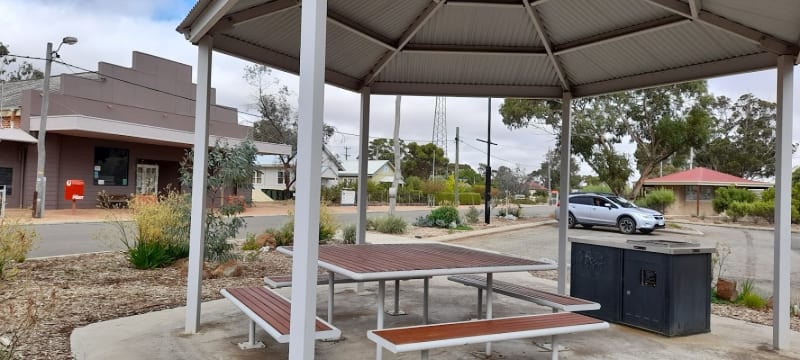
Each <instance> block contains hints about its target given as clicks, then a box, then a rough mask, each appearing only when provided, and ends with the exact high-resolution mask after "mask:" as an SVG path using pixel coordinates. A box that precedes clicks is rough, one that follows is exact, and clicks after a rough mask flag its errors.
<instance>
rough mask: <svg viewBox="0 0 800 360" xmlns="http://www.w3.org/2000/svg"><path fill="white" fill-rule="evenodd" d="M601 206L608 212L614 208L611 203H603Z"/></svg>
mask: <svg viewBox="0 0 800 360" xmlns="http://www.w3.org/2000/svg"><path fill="white" fill-rule="evenodd" d="M603 206H605V207H607V208H608V209H609V210H611V209H613V208H614V205H611V203H605V204H603Z"/></svg>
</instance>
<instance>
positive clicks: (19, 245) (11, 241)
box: [0, 219, 38, 280]
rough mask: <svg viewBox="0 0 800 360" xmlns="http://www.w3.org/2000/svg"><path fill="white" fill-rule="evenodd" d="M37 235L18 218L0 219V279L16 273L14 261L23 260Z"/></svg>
mask: <svg viewBox="0 0 800 360" xmlns="http://www.w3.org/2000/svg"><path fill="white" fill-rule="evenodd" d="M37 237H38V235H37V234H36V231H35V230H34V229H33V228H29V227H27V226H25V225H23V224H21V223H20V222H19V221H18V220H6V219H0V280H4V279H6V278H9V277H11V276H13V275H14V274H16V265H15V264H16V263H20V262H23V261H25V256H26V255H27V254H28V251H30V250H31V247H33V242H34V241H35V240H36V238H37Z"/></svg>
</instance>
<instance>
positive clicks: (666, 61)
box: [561, 23, 761, 85]
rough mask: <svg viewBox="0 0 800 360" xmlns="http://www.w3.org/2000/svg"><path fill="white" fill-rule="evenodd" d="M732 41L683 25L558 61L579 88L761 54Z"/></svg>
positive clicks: (719, 33) (732, 38)
mask: <svg viewBox="0 0 800 360" xmlns="http://www.w3.org/2000/svg"><path fill="white" fill-rule="evenodd" d="M736 40H738V38H737V37H735V36H733V35H730V34H727V33H725V32H723V31H721V30H718V29H715V28H712V27H709V26H704V25H700V24H695V23H685V24H682V25H679V26H674V27H671V28H669V29H664V30H659V31H653V32H649V33H646V34H642V35H639V36H636V37H631V38H627V39H624V40H619V41H616V42H610V43H606V44H603V45H597V46H593V47H590V48H586V49H583V50H578V51H575V52H571V53H568V54H564V55H562V56H561V59H562V61H563V62H564V65H565V66H566V68H567V69H568V72H569V74H570V78H571V79H575V80H578V81H575V84H576V85H582V84H587V83H592V82H596V81H602V80H606V79H609V78H623V77H626V76H631V75H637V74H644V73H649V72H654V71H659V70H666V69H673V68H677V67H680V66H682V65H691V64H700V63H704V62H708V61H714V60H722V59H729V58H734V57H737V56H741V55H748V54H754V53H759V52H761V51H760V50H759V49H758V47H757V46H755V45H753V44H751V43H748V42H741V41H736ZM653 44H658V46H652V45H653ZM600 59H602V60H603V61H599V60H600Z"/></svg>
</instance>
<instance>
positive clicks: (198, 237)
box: [186, 36, 213, 334]
mask: <svg viewBox="0 0 800 360" xmlns="http://www.w3.org/2000/svg"><path fill="white" fill-rule="evenodd" d="M212 45H213V39H212V38H211V37H210V36H206V37H204V38H202V39H201V40H200V42H198V43H197V95H196V101H195V113H194V160H193V162H192V217H191V225H190V226H191V228H190V229H189V275H188V279H187V285H186V332H187V333H190V334H194V333H197V331H198V330H199V328H200V300H201V295H202V286H203V284H202V281H203V256H204V255H203V248H204V246H203V244H204V243H205V234H206V221H205V219H206V184H207V179H206V174H208V117H209V110H210V106H211V100H210V99H211V49H212Z"/></svg>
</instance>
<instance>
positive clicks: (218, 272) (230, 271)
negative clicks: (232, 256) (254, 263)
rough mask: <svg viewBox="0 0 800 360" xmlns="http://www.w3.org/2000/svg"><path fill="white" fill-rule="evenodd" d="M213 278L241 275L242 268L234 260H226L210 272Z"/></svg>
mask: <svg viewBox="0 0 800 360" xmlns="http://www.w3.org/2000/svg"><path fill="white" fill-rule="evenodd" d="M211 275H212V276H213V277H214V278H230V277H238V276H241V275H242V266H241V265H240V264H239V262H238V261H236V260H228V261H226V262H224V263H222V264H220V265H219V266H217V268H216V269H214V271H212V272H211Z"/></svg>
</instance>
